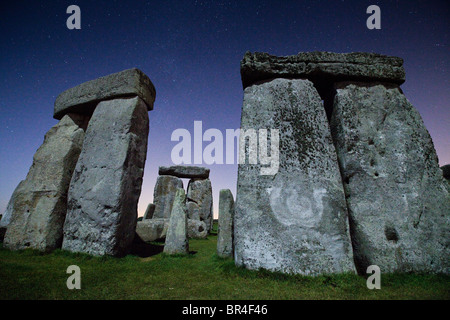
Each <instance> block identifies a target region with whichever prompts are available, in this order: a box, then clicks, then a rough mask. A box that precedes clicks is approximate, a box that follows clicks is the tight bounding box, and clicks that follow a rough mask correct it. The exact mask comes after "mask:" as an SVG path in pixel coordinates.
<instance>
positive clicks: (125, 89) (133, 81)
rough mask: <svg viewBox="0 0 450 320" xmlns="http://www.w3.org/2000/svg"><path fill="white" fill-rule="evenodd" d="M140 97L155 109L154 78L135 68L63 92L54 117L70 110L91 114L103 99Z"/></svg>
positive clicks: (59, 116) (60, 116)
mask: <svg viewBox="0 0 450 320" xmlns="http://www.w3.org/2000/svg"><path fill="white" fill-rule="evenodd" d="M133 96H138V97H139V98H141V99H142V100H143V102H145V104H146V105H147V108H148V110H149V111H150V110H153V103H154V101H155V96H156V91H155V87H154V86H153V84H152V82H151V81H150V79H149V78H148V77H147V76H146V75H145V74H144V73H143V72H142V71H141V70H139V69H136V68H133V69H128V70H124V71H121V72H117V73H113V74H110V75H108V76H105V77H101V78H98V79H94V80H91V81H87V82H84V83H82V84H80V85H78V86H76V87H73V88H71V89H68V90H66V91H64V92H63V93H61V94H60V95H59V96H58V97H57V98H56V101H55V108H54V113H53V117H54V118H55V119H61V118H62V117H63V116H64V115H65V114H67V113H69V112H75V113H82V114H88V115H91V114H92V113H93V112H94V109H95V107H96V106H97V104H98V103H99V102H100V101H102V100H112V99H118V98H125V97H128V98H131V97H133Z"/></svg>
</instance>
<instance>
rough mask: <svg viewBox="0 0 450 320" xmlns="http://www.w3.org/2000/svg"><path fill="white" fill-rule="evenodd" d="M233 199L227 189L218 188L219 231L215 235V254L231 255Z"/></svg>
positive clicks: (221, 255) (220, 255)
mask: <svg viewBox="0 0 450 320" xmlns="http://www.w3.org/2000/svg"><path fill="white" fill-rule="evenodd" d="M233 221H234V199H233V195H232V194H231V191H230V190H229V189H224V190H220V195H219V232H218V235H217V255H218V256H219V257H224V258H225V257H232V256H233Z"/></svg>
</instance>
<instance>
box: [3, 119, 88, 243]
mask: <svg viewBox="0 0 450 320" xmlns="http://www.w3.org/2000/svg"><path fill="white" fill-rule="evenodd" d="M86 124H87V117H85V116H82V115H76V114H66V115H65V116H64V117H63V118H62V119H61V121H60V122H59V123H58V124H56V125H55V126H53V127H52V128H51V129H50V130H49V131H48V132H47V134H46V135H45V139H44V143H43V144H42V145H41V146H40V147H39V149H38V150H37V151H36V154H35V155H34V157H33V164H32V166H31V168H30V171H29V172H28V175H27V177H26V179H25V181H22V182H21V183H20V184H19V186H18V187H17V188H16V190H15V191H14V194H13V196H12V199H11V202H10V205H8V210H10V213H11V217H10V219H11V220H10V223H9V225H8V229H7V231H6V234H5V239H4V245H5V247H6V248H9V249H12V250H18V249H26V248H34V249H38V250H41V251H51V250H54V249H56V248H60V247H61V242H62V236H63V224H64V219H65V216H66V211H67V190H68V188H69V183H70V179H71V177H72V173H73V171H74V168H75V165H76V163H77V160H78V156H79V154H80V151H81V148H82V145H83V139H84V135H85V133H84V129H85V127H86Z"/></svg>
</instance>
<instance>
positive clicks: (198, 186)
mask: <svg viewBox="0 0 450 320" xmlns="http://www.w3.org/2000/svg"><path fill="white" fill-rule="evenodd" d="M187 201H188V209H189V213H188V215H189V217H190V218H191V219H196V217H197V216H198V217H199V220H200V221H203V222H205V224H206V228H207V229H208V232H210V231H211V229H212V224H213V213H212V205H213V199H212V187H211V181H210V180H209V179H202V180H197V179H191V180H189V184H188V188H187ZM190 202H193V203H194V204H190ZM197 210H198V211H197ZM197 212H198V213H197Z"/></svg>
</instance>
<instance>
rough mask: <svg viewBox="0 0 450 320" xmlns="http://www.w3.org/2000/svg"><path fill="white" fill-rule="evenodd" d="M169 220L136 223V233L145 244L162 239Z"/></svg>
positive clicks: (147, 220) (149, 220) (150, 220)
mask: <svg viewBox="0 0 450 320" xmlns="http://www.w3.org/2000/svg"><path fill="white" fill-rule="evenodd" d="M168 226H169V219H146V220H142V221H138V222H137V224H136V233H137V234H138V236H139V237H140V238H141V239H142V240H143V241H146V242H150V241H156V240H159V239H164V238H165V237H166V234H167V228H168Z"/></svg>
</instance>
